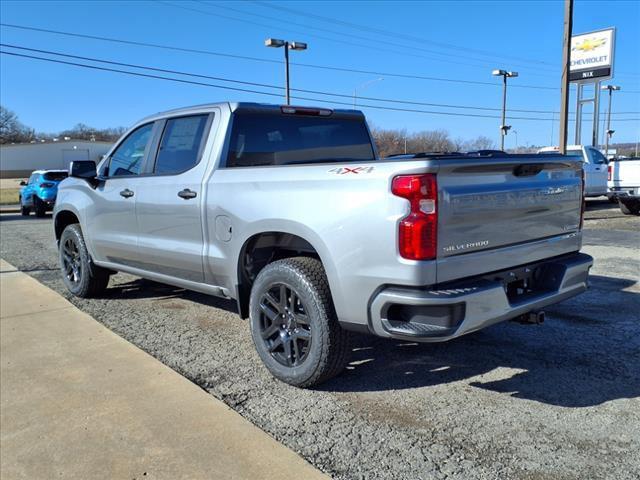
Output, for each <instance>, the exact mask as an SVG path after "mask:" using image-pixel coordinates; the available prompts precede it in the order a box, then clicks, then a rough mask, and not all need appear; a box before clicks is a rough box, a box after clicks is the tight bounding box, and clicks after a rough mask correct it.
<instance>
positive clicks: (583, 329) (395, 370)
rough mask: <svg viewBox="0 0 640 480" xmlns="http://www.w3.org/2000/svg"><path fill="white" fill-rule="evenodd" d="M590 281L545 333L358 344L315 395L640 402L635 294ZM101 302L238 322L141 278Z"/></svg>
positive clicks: (195, 297)
mask: <svg viewBox="0 0 640 480" xmlns="http://www.w3.org/2000/svg"><path fill="white" fill-rule="evenodd" d="M590 280H591V285H592V288H591V290H590V291H589V292H587V293H585V294H583V295H582V296H579V297H576V298H575V299H572V300H569V301H567V302H564V303H561V304H558V305H556V306H553V307H550V308H548V309H547V313H548V320H547V322H546V323H545V325H542V326H534V325H531V326H523V325H519V324H515V323H509V322H505V323H502V324H499V325H495V326H493V327H491V328H488V329H486V330H483V331H480V332H477V333H474V334H470V335H466V336H463V337H461V338H458V339H456V340H453V341H450V342H445V343H431V344H424V343H416V342H411V341H398V340H388V339H380V338H377V337H374V336H371V335H355V342H354V350H353V355H352V361H351V363H350V365H349V366H348V367H347V370H346V371H345V372H344V373H343V374H342V375H341V376H338V377H336V378H334V379H333V380H330V381H329V382H327V383H325V384H322V385H320V386H319V387H318V390H322V391H328V392H380V391H394V390H403V389H412V388H420V387H429V386H437V385H440V384H447V383H453V382H460V381H462V382H465V381H467V383H468V385H471V386H472V387H475V388H481V389H485V390H490V391H493V392H499V393H502V394H508V395H510V396H511V397H514V398H523V399H529V400H535V401H538V402H542V403H546V404H551V405H557V406H564V407H587V406H593V405H599V404H601V403H604V402H607V401H611V400H616V399H622V398H635V397H640V314H639V313H638V312H640V293H636V292H632V291H628V290H625V289H628V288H629V287H631V286H632V285H634V284H635V283H636V282H634V281H631V280H626V279H620V278H614V277H604V276H597V275H592V276H591V277H590ZM104 297H105V298H118V299H126V300H129V299H151V300H154V299H158V300H165V299H183V300H187V301H192V302H197V303H200V304H202V305H206V306H209V307H213V308H219V309H222V310H226V311H229V312H232V313H237V307H236V303H235V301H231V300H225V299H220V298H216V297H212V296H209V295H205V294H200V293H197V292H192V291H187V290H184V289H181V288H177V287H172V286H168V285H164V284H160V283H156V282H154V281H151V280H145V279H139V278H136V279H134V280H132V281H129V282H126V283H120V284H117V285H115V286H112V287H110V288H109V289H107V291H106V293H105V295H104ZM159 308H162V305H160V304H159ZM169 308H175V306H170V307H169ZM496 369H503V374H501V375H499V376H500V377H502V378H499V379H494V378H493V377H494V375H492V378H491V379H483V378H482V376H483V375H486V374H489V373H490V372H493V371H494V370H496ZM504 369H507V370H504ZM474 377H478V378H477V379H475V378H474Z"/></svg>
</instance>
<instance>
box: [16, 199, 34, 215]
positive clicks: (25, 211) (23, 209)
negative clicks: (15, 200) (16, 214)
mask: <svg viewBox="0 0 640 480" xmlns="http://www.w3.org/2000/svg"><path fill="white" fill-rule="evenodd" d="M19 201H20V215H22V216H23V217H26V216H28V215H29V213H30V212H31V209H30V208H29V207H26V206H24V205H23V204H22V197H19Z"/></svg>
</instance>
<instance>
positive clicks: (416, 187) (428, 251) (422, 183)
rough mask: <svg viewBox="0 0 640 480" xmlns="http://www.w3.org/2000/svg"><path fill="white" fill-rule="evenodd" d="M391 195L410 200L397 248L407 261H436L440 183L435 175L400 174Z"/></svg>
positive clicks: (392, 186)
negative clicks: (408, 210)
mask: <svg viewBox="0 0 640 480" xmlns="http://www.w3.org/2000/svg"><path fill="white" fill-rule="evenodd" d="M391 192H392V193H393V194H394V195H397V196H398V197H402V198H406V199H407V200H409V205H410V212H409V215H407V216H406V217H404V218H403V219H402V220H400V224H399V226H398V247H399V250H400V255H401V256H402V257H403V258H406V259H408V260H433V259H434V258H436V255H437V241H438V212H437V200H438V183H437V181H436V176H435V174H432V173H427V174H423V175H400V176H398V177H395V178H394V179H393V182H392V184H391Z"/></svg>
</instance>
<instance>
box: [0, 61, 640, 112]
mask: <svg viewBox="0 0 640 480" xmlns="http://www.w3.org/2000/svg"><path fill="white" fill-rule="evenodd" d="M0 54H3V55H11V56H14V57H22V58H28V59H33V60H40V61H45V62H50V63H57V64H62V65H69V66H75V67H81V68H88V69H92V70H98V71H106V72H113V73H121V74H125V75H132V76H137V77H144V78H152V79H157V80H166V81H171V82H177V83H182V84H190V85H199V86H204V87H211V88H219V89H224V90H232V91H239V92H245V93H252V94H258V95H268V96H271V97H274V96H276V97H280V96H281V95H280V94H278V93H272V92H263V91H259V90H250V89H246V88H239V87H230V86H227V85H216V84H211V83H204V82H198V81H193V80H185V79H179V78H172V77H165V76H161V75H154V74H146V73H140V72H131V71H128V70H120V69H115V68H109V67H102V66H97V65H87V64H83V63H77V62H68V61H65V60H57V59H52V58H45V57H39V56H35V55H26V54H22V53H15V52H7V51H4V50H0ZM293 98H295V99H297V100H306V101H311V102H320V103H328V104H333V105H348V106H350V105H351V103H348V102H341V101H335V100H323V99H317V98H308V97H299V96H294V97H293ZM359 106H360V107H363V108H373V109H378V110H389V111H397V112H410V113H422V114H431V115H446V116H461V117H474V118H491V119H496V118H499V117H497V116H494V115H480V114H464V113H455V112H440V111H431V110H417V109H408V108H399V107H385V106H380V105H366V104H360V105H359ZM509 118H510V119H512V120H534V121H545V122H546V121H550V120H552V119H545V118H534V117H509ZM637 120H640V119H621V120H617V121H637Z"/></svg>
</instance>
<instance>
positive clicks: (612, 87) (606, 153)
mask: <svg viewBox="0 0 640 480" xmlns="http://www.w3.org/2000/svg"><path fill="white" fill-rule="evenodd" d="M602 90H609V110H608V112H607V132H606V135H607V137H606V138H605V144H604V156H605V158H607V159H608V158H609V140H610V139H611V137H612V136H613V134H614V132H615V130H611V97H612V96H613V92H614V90H620V87H619V86H617V85H603V86H602Z"/></svg>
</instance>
